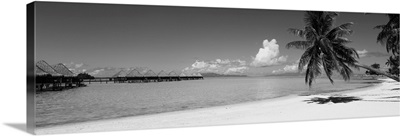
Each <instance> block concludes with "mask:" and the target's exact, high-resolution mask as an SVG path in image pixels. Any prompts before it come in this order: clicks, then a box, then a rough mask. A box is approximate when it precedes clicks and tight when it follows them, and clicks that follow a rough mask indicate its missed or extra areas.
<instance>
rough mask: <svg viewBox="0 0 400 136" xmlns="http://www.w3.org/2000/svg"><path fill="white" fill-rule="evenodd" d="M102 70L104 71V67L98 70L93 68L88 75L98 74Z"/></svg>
mask: <svg viewBox="0 0 400 136" xmlns="http://www.w3.org/2000/svg"><path fill="white" fill-rule="evenodd" d="M102 71H104V69H98V70H95V71H93V72H90V73H89V74H90V75H97V74H99V73H100V72H102Z"/></svg>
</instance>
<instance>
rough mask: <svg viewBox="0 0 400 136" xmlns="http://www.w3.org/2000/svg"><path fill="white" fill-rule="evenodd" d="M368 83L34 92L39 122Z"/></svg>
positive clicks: (237, 81) (199, 83) (238, 81)
mask: <svg viewBox="0 0 400 136" xmlns="http://www.w3.org/2000/svg"><path fill="white" fill-rule="evenodd" d="M364 86H368V84H364V83H363V82H361V81H352V82H350V83H346V82H343V81H337V82H335V85H331V84H330V83H329V81H328V80H322V79H320V80H318V81H317V83H316V84H315V85H314V86H313V88H312V89H311V90H310V89H309V88H308V86H306V85H305V83H304V78H297V77H296V78H282V77H279V78H277V77H269V78H206V79H205V80H193V81H181V82H160V83H131V84H129V83H122V84H89V85H88V87H82V88H75V89H70V90H65V91H58V92H42V93H38V94H37V95H36V124H37V126H38V127H43V126H51V125H58V124H66V123H73V122H81V121H90V120H99V119H109V118H117V117H125V116H136V115H144V114H154V113H160V112H168V111H176V110H185V109H193V108H202V107H211V106H219V105H226V104H234V103H240V102H248V101H255V100H262V99H271V98H276V97H281V96H286V95H290V94H300V93H306V92H310V91H311V92H320V91H335V90H345V89H351V88H359V87H364Z"/></svg>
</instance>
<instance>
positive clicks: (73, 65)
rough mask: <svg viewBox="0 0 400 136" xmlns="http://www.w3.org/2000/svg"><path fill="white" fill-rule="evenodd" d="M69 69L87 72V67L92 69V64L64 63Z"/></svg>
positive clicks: (74, 71)
mask: <svg viewBox="0 0 400 136" xmlns="http://www.w3.org/2000/svg"><path fill="white" fill-rule="evenodd" d="M63 64H64V65H65V66H66V67H67V68H68V69H69V70H71V71H72V72H73V73H82V72H85V71H86V70H87V69H90V66H89V65H87V64H84V63H75V62H70V63H63Z"/></svg>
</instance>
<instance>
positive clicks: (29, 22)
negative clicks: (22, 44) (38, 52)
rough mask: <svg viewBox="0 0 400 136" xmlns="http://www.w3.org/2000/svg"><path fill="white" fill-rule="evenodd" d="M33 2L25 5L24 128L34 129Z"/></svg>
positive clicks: (32, 130) (31, 131) (29, 130)
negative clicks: (25, 82) (25, 79)
mask: <svg viewBox="0 0 400 136" xmlns="http://www.w3.org/2000/svg"><path fill="white" fill-rule="evenodd" d="M35 6H36V4H35V2H31V3H28V4H27V5H26V31H27V32H26V42H27V44H26V46H27V48H26V49H27V50H26V74H27V88H26V89H27V90H26V98H27V99H26V112H27V116H26V130H27V132H28V133H31V134H34V131H35V38H36V37H35V26H36V24H35V23H36V22H35V17H36V16H35Z"/></svg>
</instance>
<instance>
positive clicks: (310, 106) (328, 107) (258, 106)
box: [35, 79, 400, 134]
mask: <svg viewBox="0 0 400 136" xmlns="http://www.w3.org/2000/svg"><path fill="white" fill-rule="evenodd" d="M382 81H383V82H381V83H379V84H376V85H372V86H369V87H363V88H357V89H353V90H347V91H338V92H327V93H324V92H322V93H317V94H311V95H307V96H302V95H299V94H297V95H288V96H283V97H278V98H273V99H267V100H259V101H251V102H245V103H237V104H232V105H224V106H215V107H207V108H199V109H190V110H183V111H173V112H166V113H158V114H150V115H142V116H134V117H122V118H116V119H105V120H97V121H88V122H79V123H71V124H64V125H57V126H49V127H40V128H36V130H35V133H36V134H55V133H78V132H95V131H113V130H137V129H154V128H175V127H193V126H215V125H234V124H251V123H272V122H287V121H305V120H319V119H339V118H360V117H376V116H396V115H399V113H400V112H399V111H400V106H399V102H393V100H392V99H390V100H391V101H388V102H384V101H382V100H380V101H377V98H372V97H378V96H387V97H393V98H394V100H395V101H396V100H397V101H398V100H399V99H398V97H400V95H399V90H395V91H388V89H393V88H398V87H397V86H396V85H398V84H399V83H398V82H391V81H390V80H388V79H382ZM344 95H345V96H356V97H362V98H363V100H361V101H354V102H348V103H337V104H334V103H328V104H316V103H307V102H305V100H310V99H312V98H315V97H320V98H326V97H329V96H344ZM367 100H370V101H367ZM374 100H375V102H374ZM354 109H357V110H354Z"/></svg>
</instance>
